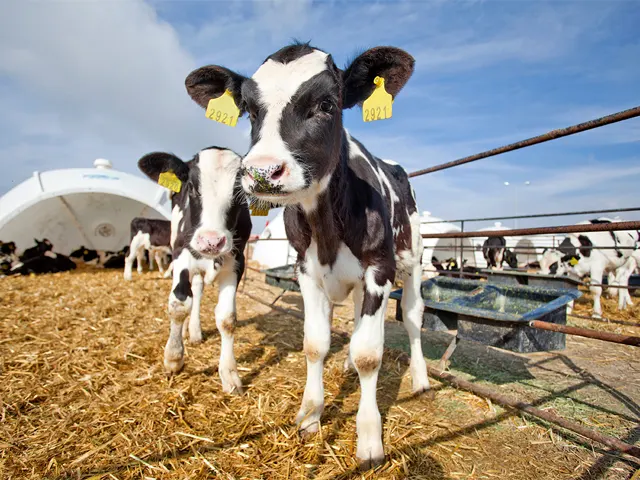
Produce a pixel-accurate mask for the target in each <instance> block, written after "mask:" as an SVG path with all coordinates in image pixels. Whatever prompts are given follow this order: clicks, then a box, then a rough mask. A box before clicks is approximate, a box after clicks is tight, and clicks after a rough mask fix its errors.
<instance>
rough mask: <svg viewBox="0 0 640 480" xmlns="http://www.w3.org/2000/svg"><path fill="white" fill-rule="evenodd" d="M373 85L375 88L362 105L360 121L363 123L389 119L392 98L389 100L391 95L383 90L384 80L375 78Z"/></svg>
mask: <svg viewBox="0 0 640 480" xmlns="http://www.w3.org/2000/svg"><path fill="white" fill-rule="evenodd" d="M373 83H374V84H375V85H376V88H374V89H373V92H372V93H371V95H370V96H369V98H367V99H366V100H365V101H364V103H363V104H362V120H364V121H365V122H374V121H376V120H386V119H387V118H391V113H392V112H391V109H392V107H391V105H392V104H393V98H391V94H390V93H388V92H387V91H386V90H385V89H384V78H382V77H376V78H375V79H374V80H373Z"/></svg>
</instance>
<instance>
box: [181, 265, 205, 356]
mask: <svg viewBox="0 0 640 480" xmlns="http://www.w3.org/2000/svg"><path fill="white" fill-rule="evenodd" d="M203 288H204V283H203V281H202V274H200V273H196V274H195V275H193V278H192V279H191V293H192V298H193V301H192V306H191V314H190V316H189V323H188V325H189V328H188V329H187V322H184V325H183V327H182V338H183V339H186V338H187V330H188V331H189V343H190V344H192V345H197V344H199V343H202V326H201V325H200V302H201V301H202V290H203Z"/></svg>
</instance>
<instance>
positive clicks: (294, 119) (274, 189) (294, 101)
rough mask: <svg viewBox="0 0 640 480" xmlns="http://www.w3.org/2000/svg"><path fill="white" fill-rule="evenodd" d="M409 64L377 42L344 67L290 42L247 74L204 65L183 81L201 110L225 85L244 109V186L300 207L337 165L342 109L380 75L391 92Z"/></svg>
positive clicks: (360, 99)
mask: <svg viewBox="0 0 640 480" xmlns="http://www.w3.org/2000/svg"><path fill="white" fill-rule="evenodd" d="M413 67H414V59H413V57H411V55H409V54H408V53H406V52H404V51H403V50H400V49H398V48H395V47H376V48H372V49H370V50H367V51H365V52H364V53H362V54H361V55H360V56H358V57H357V58H356V59H355V60H353V62H351V64H350V65H349V66H348V67H347V68H346V69H345V70H341V69H339V68H338V67H337V66H336V65H335V63H334V62H333V59H332V58H331V55H329V54H327V53H326V52H323V51H322V50H319V49H317V48H313V47H311V46H309V45H308V44H294V45H289V46H287V47H284V48H282V49H280V50H278V51H277V52H276V53H274V54H272V55H270V56H269V57H268V58H267V59H266V60H265V61H264V62H263V63H262V65H261V66H260V68H258V70H257V71H256V72H255V73H254V74H253V76H252V77H251V78H248V77H244V76H242V75H239V74H237V73H235V72H233V71H231V70H228V69H227V68H224V67H220V66H217V65H209V66H205V67H202V68H199V69H197V70H195V71H193V72H191V73H190V74H189V75H188V76H187V78H186V80H185V85H186V88H187V92H188V93H189V95H190V96H191V98H192V99H193V100H194V101H195V102H196V103H197V104H198V105H200V106H201V107H203V108H207V105H208V103H209V100H211V99H215V98H218V97H220V96H221V95H222V94H224V92H225V91H226V90H229V91H230V92H231V94H232V96H233V98H234V100H235V103H236V105H237V106H238V108H239V109H240V114H241V115H242V114H244V113H246V112H248V113H249V117H250V121H251V147H250V149H249V151H248V153H247V155H246V156H245V157H244V159H243V170H244V174H243V177H242V186H243V187H244V189H245V190H246V191H247V192H248V193H250V194H252V195H254V196H256V197H258V198H259V199H262V200H265V201H268V202H271V203H274V204H280V205H286V204H295V203H303V205H304V204H305V203H306V202H313V200H314V199H315V197H316V196H317V195H318V194H319V193H320V192H322V191H323V190H324V189H325V188H326V187H327V185H328V183H329V179H330V177H331V174H332V172H333V171H334V169H335V168H336V166H337V164H338V161H339V158H340V153H341V149H342V142H341V139H342V135H343V133H342V132H343V129H342V110H343V109H347V108H352V107H353V106H355V105H357V104H362V102H363V101H364V100H366V99H367V98H368V97H369V95H370V94H371V93H372V92H373V90H374V88H375V85H374V83H373V81H374V79H375V77H377V76H380V77H382V78H384V79H385V89H386V90H387V92H389V93H390V94H391V95H392V96H393V97H395V96H396V95H397V94H398V92H399V91H400V90H401V89H402V87H403V86H404V85H405V83H406V82H407V80H409V77H411V74H412V73H413Z"/></svg>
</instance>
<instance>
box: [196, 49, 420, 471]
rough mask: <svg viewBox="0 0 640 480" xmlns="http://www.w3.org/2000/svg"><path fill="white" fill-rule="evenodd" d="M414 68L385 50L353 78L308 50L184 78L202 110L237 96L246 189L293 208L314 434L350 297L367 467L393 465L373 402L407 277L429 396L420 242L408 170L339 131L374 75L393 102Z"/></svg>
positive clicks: (415, 358)
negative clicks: (241, 70)
mask: <svg viewBox="0 0 640 480" xmlns="http://www.w3.org/2000/svg"><path fill="white" fill-rule="evenodd" d="M413 68H414V59H413V58H412V57H411V56H410V55H409V54H408V53H406V52H404V51H402V50H400V49H397V48H394V47H377V48H373V49H371V50H367V51H366V52H364V53H363V54H362V55H360V56H359V57H357V58H356V59H355V60H354V61H353V62H352V63H351V65H350V66H349V67H348V68H347V69H346V70H341V69H339V68H338V67H337V66H336V65H335V64H334V62H333V60H332V58H331V55H329V54H327V53H325V52H323V51H321V50H318V49H316V48H313V47H310V46H309V45H306V44H295V45H291V46H288V47H285V48H283V49H281V50H279V51H278V52H276V53H274V54H273V55H271V56H270V57H268V58H267V59H266V60H265V62H264V63H263V64H262V65H261V66H260V68H258V70H257V71H256V72H255V73H254V75H253V76H252V77H251V78H246V77H243V76H241V75H239V74H236V73H234V72H232V71H230V70H228V69H226V68H223V67H219V66H207V67H203V68H200V69H198V70H196V71H194V72H192V73H191V74H190V75H189V76H188V77H187V79H186V86H187V91H188V93H189V95H190V96H191V97H192V98H193V99H194V100H195V101H196V102H197V103H198V104H199V105H200V106H202V107H206V106H207V104H208V102H209V100H210V99H212V98H216V97H219V96H220V95H222V94H223V93H224V92H225V90H229V91H230V92H231V94H232V95H233V98H234V99H235V102H236V104H237V105H238V106H239V107H240V108H241V109H242V110H243V111H248V112H249V114H250V117H251V147H250V149H249V151H248V153H247V155H246V156H245V157H244V159H243V166H244V168H245V175H244V176H243V178H242V183H243V187H244V189H245V190H246V191H247V192H248V193H249V194H250V195H253V196H254V197H257V198H258V199H261V200H264V201H266V202H270V203H273V204H277V205H284V206H286V208H285V211H284V220H285V228H286V233H287V238H288V239H289V241H290V242H291V245H292V246H293V247H294V248H295V250H296V252H297V254H298V262H297V266H298V273H299V275H298V279H299V282H300V289H301V291H302V296H303V299H304V315H305V322H304V352H305V354H306V357H307V383H306V387H305V391H304V397H303V399H302V406H301V408H300V411H299V413H298V417H297V421H298V422H299V425H300V429H301V430H302V431H305V432H316V431H317V430H318V424H319V421H320V417H321V415H322V411H323V409H324V387H323V380H322V375H323V363H324V359H325V356H326V355H327V352H328V351H329V343H330V339H331V334H330V327H331V317H332V308H333V304H335V303H338V302H342V301H344V300H345V298H346V297H347V296H348V295H349V294H350V293H351V292H353V298H354V309H355V330H354V332H353V335H352V337H351V344H350V351H349V358H348V360H347V365H350V366H354V367H355V369H356V370H357V372H358V375H359V378H360V387H361V392H362V394H361V397H360V406H359V408H358V414H357V416H356V425H357V432H358V444H357V457H358V458H359V459H360V461H361V462H362V465H363V466H364V467H370V466H374V465H376V464H378V463H380V462H382V461H383V460H384V450H383V445H382V423H381V418H380V413H379V411H378V405H377V400H376V388H377V380H378V371H379V369H380V364H381V361H382V352H383V343H384V320H385V313H386V307H387V301H388V298H389V293H390V291H391V287H392V285H393V282H394V279H395V278H396V274H399V275H400V276H401V278H402V279H403V280H404V293H403V296H402V311H403V314H404V324H405V326H406V328H407V331H408V333H409V338H410V343H411V374H412V377H413V390H414V391H416V392H422V391H425V390H427V389H428V388H429V380H428V378H427V371H426V364H425V360H424V357H423V354H422V346H421V342H420V333H421V325H422V311H423V308H424V305H423V302H422V298H421V295H420V274H421V263H420V260H421V256H422V250H423V248H422V237H421V236H420V231H419V227H420V219H419V215H418V211H417V207H416V200H415V197H414V195H413V191H412V189H411V186H410V184H409V179H408V176H407V173H406V172H405V171H404V170H403V168H402V167H401V166H399V165H398V164H396V163H394V162H390V161H383V160H381V159H379V158H377V157H375V156H374V155H372V154H371V153H370V152H369V151H368V150H367V149H366V148H365V147H364V145H362V144H361V143H360V142H358V140H356V139H355V138H353V137H352V136H351V135H350V134H349V133H348V132H347V131H346V130H345V129H344V128H343V126H342V110H343V109H346V108H351V107H353V106H355V105H356V104H362V102H363V101H364V100H365V99H366V98H367V97H368V96H369V95H370V94H371V92H372V91H373V89H374V87H375V85H374V79H375V78H376V76H380V77H383V78H384V80H385V88H386V90H387V92H389V93H390V94H391V95H393V96H395V95H396V94H397V93H398V92H399V91H400V90H401V89H402V87H403V86H404V85H405V83H406V82H407V81H408V79H409V77H410V76H411V75H412V73H413Z"/></svg>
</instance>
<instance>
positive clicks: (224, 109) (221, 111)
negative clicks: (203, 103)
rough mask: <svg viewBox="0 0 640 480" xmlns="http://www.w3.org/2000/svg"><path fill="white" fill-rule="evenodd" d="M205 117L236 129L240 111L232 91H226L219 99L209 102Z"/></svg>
mask: <svg viewBox="0 0 640 480" xmlns="http://www.w3.org/2000/svg"><path fill="white" fill-rule="evenodd" d="M205 116H206V117H207V118H208V119H210V120H213V121H214V122H218V123H222V124H223V125H228V126H229V127H235V126H236V125H237V123H238V117H239V116H240V109H239V108H238V106H237V105H236V102H235V100H234V99H233V94H232V93H231V91H230V90H225V91H224V93H223V94H222V95H220V96H219V97H218V98H212V99H211V100H209V104H208V105H207V112H206V113H205Z"/></svg>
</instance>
